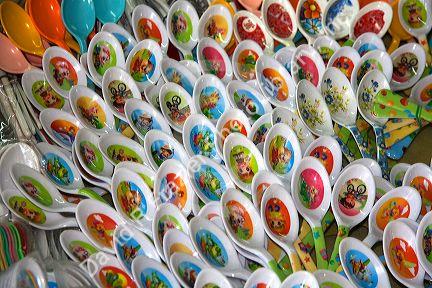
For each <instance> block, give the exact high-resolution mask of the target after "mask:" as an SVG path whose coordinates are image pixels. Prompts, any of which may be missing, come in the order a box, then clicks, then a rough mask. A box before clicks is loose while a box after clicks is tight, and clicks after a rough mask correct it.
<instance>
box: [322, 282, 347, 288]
mask: <svg viewBox="0 0 432 288" xmlns="http://www.w3.org/2000/svg"><path fill="white" fill-rule="evenodd" d="M320 287H326V288H343V287H342V286H340V285H339V284H336V283H334V282H324V283H321V285H320Z"/></svg>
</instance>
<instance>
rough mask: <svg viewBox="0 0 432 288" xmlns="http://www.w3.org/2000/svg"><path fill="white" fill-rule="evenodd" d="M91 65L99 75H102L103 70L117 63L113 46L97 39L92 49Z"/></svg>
mask: <svg viewBox="0 0 432 288" xmlns="http://www.w3.org/2000/svg"><path fill="white" fill-rule="evenodd" d="M92 56H93V65H94V67H95V68H96V71H97V73H98V74H99V75H101V76H103V75H104V74H105V72H106V71H107V70H108V69H109V68H110V67H114V66H116V64H117V55H116V53H115V50H114V47H113V46H112V45H111V44H110V43H108V42H106V41H99V42H98V43H96V45H95V46H94V49H93V54H92Z"/></svg>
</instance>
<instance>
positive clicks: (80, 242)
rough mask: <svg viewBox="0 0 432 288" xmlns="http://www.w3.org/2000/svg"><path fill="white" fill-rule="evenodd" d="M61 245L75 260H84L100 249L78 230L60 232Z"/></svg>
mask: <svg viewBox="0 0 432 288" xmlns="http://www.w3.org/2000/svg"><path fill="white" fill-rule="evenodd" d="M59 239H60V245H61V246H62V248H63V250H64V251H65V252H66V254H67V255H68V256H69V258H71V259H72V260H74V261H75V262H78V263H80V262H83V261H85V260H87V259H88V258H89V257H90V256H91V255H92V254H95V253H97V252H98V251H99V250H98V249H97V248H96V247H94V246H93V245H92V244H91V243H90V240H89V239H88V238H87V236H85V234H84V233H82V232H81V231H78V230H63V231H62V232H61V234H60V238H59Z"/></svg>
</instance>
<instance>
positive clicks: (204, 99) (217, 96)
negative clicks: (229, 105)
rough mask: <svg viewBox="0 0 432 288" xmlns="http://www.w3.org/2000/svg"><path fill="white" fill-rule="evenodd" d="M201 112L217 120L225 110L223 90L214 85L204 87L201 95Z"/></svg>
mask: <svg viewBox="0 0 432 288" xmlns="http://www.w3.org/2000/svg"><path fill="white" fill-rule="evenodd" d="M199 105H200V109H201V112H202V113H203V114H204V115H205V116H206V117H207V118H208V119H210V120H212V119H214V120H217V119H219V117H220V116H221V115H222V114H223V112H224V111H225V102H224V99H223V98H222V94H221V92H220V91H219V90H218V89H217V88H216V87H213V86H207V87H204V88H203V89H202V90H201V93H200V96H199Z"/></svg>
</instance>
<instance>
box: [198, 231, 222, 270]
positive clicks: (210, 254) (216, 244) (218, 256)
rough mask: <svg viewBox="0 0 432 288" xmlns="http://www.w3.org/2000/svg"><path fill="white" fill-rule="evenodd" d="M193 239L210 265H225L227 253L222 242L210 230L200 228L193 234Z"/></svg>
mask: <svg viewBox="0 0 432 288" xmlns="http://www.w3.org/2000/svg"><path fill="white" fill-rule="evenodd" d="M195 241H196V242H197V243H198V245H199V249H200V250H201V253H202V254H203V255H204V257H205V258H206V260H207V261H209V262H210V263H211V264H212V266H216V267H225V266H226V265H227V263H228V254H227V251H226V250H225V248H224V246H223V244H222V242H221V241H220V240H219V238H217V237H216V235H214V234H213V233H212V232H210V231H208V230H206V229H202V230H200V231H198V232H197V233H196V234H195Z"/></svg>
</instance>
